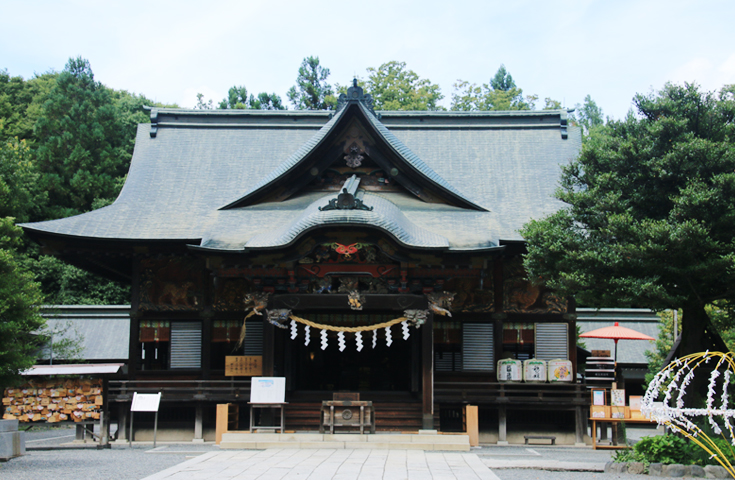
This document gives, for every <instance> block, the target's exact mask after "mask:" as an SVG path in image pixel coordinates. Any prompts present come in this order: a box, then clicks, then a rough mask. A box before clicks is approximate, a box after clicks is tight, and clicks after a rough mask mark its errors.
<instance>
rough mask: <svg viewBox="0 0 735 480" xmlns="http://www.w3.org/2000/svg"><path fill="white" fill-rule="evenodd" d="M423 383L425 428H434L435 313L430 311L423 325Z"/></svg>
mask: <svg viewBox="0 0 735 480" xmlns="http://www.w3.org/2000/svg"><path fill="white" fill-rule="evenodd" d="M421 360H422V361H421V385H422V389H423V392H422V393H423V407H422V413H423V421H422V425H423V428H424V429H425V430H433V429H434V313H433V312H429V315H428V316H427V318H426V323H425V324H424V325H422V326H421Z"/></svg>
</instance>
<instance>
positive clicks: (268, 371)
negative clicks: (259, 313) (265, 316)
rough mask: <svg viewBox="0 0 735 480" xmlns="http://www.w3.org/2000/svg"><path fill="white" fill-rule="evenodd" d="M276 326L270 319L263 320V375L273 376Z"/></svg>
mask: <svg viewBox="0 0 735 480" xmlns="http://www.w3.org/2000/svg"><path fill="white" fill-rule="evenodd" d="M274 330H275V327H274V326H273V325H272V324H271V323H270V322H268V321H266V320H263V376H264V377H272V376H273V363H274V360H275V342H274V340H275V338H274V337H275V331H274Z"/></svg>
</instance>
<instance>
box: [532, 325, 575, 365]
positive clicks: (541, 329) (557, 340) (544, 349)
mask: <svg viewBox="0 0 735 480" xmlns="http://www.w3.org/2000/svg"><path fill="white" fill-rule="evenodd" d="M568 329H569V325H568V324H566V323H537V324H536V339H535V345H536V358H537V359H539V360H568V357H569V330H568Z"/></svg>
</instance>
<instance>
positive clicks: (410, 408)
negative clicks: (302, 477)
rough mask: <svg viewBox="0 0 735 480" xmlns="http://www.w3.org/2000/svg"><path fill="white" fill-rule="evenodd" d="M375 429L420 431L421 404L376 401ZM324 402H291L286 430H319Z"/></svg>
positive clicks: (287, 413) (287, 412) (288, 406)
mask: <svg viewBox="0 0 735 480" xmlns="http://www.w3.org/2000/svg"><path fill="white" fill-rule="evenodd" d="M373 405H374V407H375V421H376V422H375V429H376V431H378V432H381V431H383V432H406V431H418V430H419V429H421V428H422V423H421V420H422V416H421V404H420V403H418V402H390V403H388V402H376V403H374V404H373ZM321 407H322V404H321V403H316V402H299V403H289V404H288V405H287V406H286V430H293V431H299V432H302V431H314V432H317V431H319V412H320V411H321Z"/></svg>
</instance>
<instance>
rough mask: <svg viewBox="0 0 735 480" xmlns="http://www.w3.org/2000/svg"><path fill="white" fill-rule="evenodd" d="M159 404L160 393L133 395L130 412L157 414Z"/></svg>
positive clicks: (136, 393)
mask: <svg viewBox="0 0 735 480" xmlns="http://www.w3.org/2000/svg"><path fill="white" fill-rule="evenodd" d="M160 403H161V393H160V392H159V393H138V392H135V393H133V404H132V405H131V406H130V411H131V412H157V411H158V406H159V405H160Z"/></svg>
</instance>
